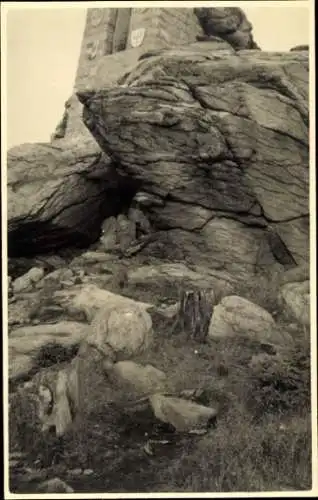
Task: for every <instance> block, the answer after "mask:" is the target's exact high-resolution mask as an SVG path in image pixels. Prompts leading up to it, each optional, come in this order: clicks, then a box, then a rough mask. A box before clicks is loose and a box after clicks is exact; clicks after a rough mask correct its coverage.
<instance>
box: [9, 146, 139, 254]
mask: <svg viewBox="0 0 318 500" xmlns="http://www.w3.org/2000/svg"><path fill="white" fill-rule="evenodd" d="M63 141H64V140H61V141H60V142H59V146H55V145H53V144H23V145H21V146H16V147H14V148H12V149H10V151H9V152H8V219H9V225H8V253H9V256H10V257H14V256H26V255H31V256H32V255H35V254H41V253H45V252H48V251H52V250H56V249H59V248H63V247H72V246H74V247H76V246H77V247H82V248H83V247H87V246H88V245H89V244H90V243H92V242H93V241H96V239H97V238H98V237H99V235H100V230H101V223H102V221H103V220H104V219H105V218H106V217H108V216H111V215H113V214H115V215H117V214H118V213H119V212H121V211H122V209H123V205H125V204H128V206H129V200H130V199H131V197H132V195H133V194H134V188H132V185H131V184H130V183H129V182H127V181H124V180H123V179H120V178H119V177H118V175H117V174H116V172H115V171H114V169H113V168H112V166H111V163H112V162H111V160H110V158H109V157H108V156H106V155H105V154H103V153H102V152H101V151H100V149H99V147H98V145H97V144H96V143H95V141H93V140H92V139H90V140H85V141H84V140H80V141H76V140H74V141H64V142H63ZM120 186H121V187H120ZM124 186H125V187H124ZM118 191H120V192H121V193H122V196H123V197H122V198H121V199H118Z"/></svg>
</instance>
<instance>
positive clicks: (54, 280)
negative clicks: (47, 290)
mask: <svg viewBox="0 0 318 500" xmlns="http://www.w3.org/2000/svg"><path fill="white" fill-rule="evenodd" d="M72 277H73V271H72V269H69V268H68V267H62V268H61V269H56V270H55V271H52V272H51V273H49V274H47V275H46V276H45V278H44V284H45V285H50V284H52V285H53V284H59V283H61V282H62V281H69V280H71V278H72Z"/></svg>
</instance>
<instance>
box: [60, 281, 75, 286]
mask: <svg viewBox="0 0 318 500" xmlns="http://www.w3.org/2000/svg"><path fill="white" fill-rule="evenodd" d="M61 285H62V287H65V288H67V287H69V286H73V285H74V281H71V280H65V281H61Z"/></svg>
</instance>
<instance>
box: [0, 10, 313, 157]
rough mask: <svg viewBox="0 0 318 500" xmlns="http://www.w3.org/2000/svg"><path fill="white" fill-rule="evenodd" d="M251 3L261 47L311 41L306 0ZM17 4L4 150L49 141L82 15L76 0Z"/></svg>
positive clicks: (9, 32)
mask: <svg viewBox="0 0 318 500" xmlns="http://www.w3.org/2000/svg"><path fill="white" fill-rule="evenodd" d="M233 3H235V2H233ZM237 3H238V4H240V3H241V2H237ZM255 3H256V2H253V5H251V4H252V2H249V5H248V6H244V7H243V10H244V11H245V13H246V15H247V17H248V19H249V21H250V22H251V23H252V25H253V33H254V39H255V40H256V42H257V43H258V44H259V45H260V47H261V48H262V49H263V50H269V51H288V50H289V49H290V48H291V47H293V46H295V45H299V44H307V43H309V11H308V7H307V2H306V1H303V2H298V6H297V7H296V6H294V7H292V6H290V4H291V3H293V2H286V3H285V6H282V3H281V4H280V5H277V2H276V5H275V6H274V5H266V6H262V7H260V6H256V5H255ZM270 3H271V2H268V4H270ZM288 3H289V5H287V4H288ZM16 5H17V4H16ZM20 5H21V8H20V7H19V8H16V6H15V8H14V9H13V8H12V9H11V10H9V12H8V13H7V18H6V21H5V26H6V54H5V55H6V71H5V73H6V76H7V79H6V90H5V96H6V108H7V113H6V118H7V119H6V137H7V147H8V148H10V147H12V146H14V145H17V144H22V143H25V142H48V141H49V140H50V136H51V134H52V132H53V131H54V129H55V127H56V125H57V124H58V122H59V121H60V119H61V117H62V114H63V111H64V102H65V101H66V100H67V99H68V98H69V97H70V95H71V94H72V88H73V85H74V80H75V73H76V69H77V62H78V58H79V54H80V47H81V40H82V35H83V30H84V26H85V16H86V9H84V8H83V7H82V5H81V4H80V2H78V3H77V6H76V7H73V8H47V5H48V2H46V8H45V9H43V8H42V9H41V8H34V6H33V8H32V9H26V8H25V7H23V3H22V2H21V4H20ZM245 5H246V4H245ZM263 5H264V2H263ZM129 6H131V5H129ZM183 6H184V4H183Z"/></svg>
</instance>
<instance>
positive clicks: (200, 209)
mask: <svg viewBox="0 0 318 500" xmlns="http://www.w3.org/2000/svg"><path fill="white" fill-rule="evenodd" d="M121 84H122V85H120V86H118V87H117V88H113V89H108V90H100V89H95V90H91V91H86V92H80V93H78V96H79V99H80V100H81V102H82V103H83V104H84V114H83V119H84V122H85V123H86V125H87V127H88V128H89V130H91V132H92V134H93V135H94V137H95V138H96V140H97V141H98V143H99V145H100V147H101V148H102V150H103V151H104V152H105V153H106V154H107V155H110V156H111V157H112V158H113V159H114V161H116V169H117V171H118V173H119V174H120V175H126V176H129V178H130V179H134V180H135V181H136V182H137V183H139V190H140V191H142V193H143V200H144V205H143V209H144V211H145V213H146V215H147V216H148V218H149V220H150V223H151V225H152V227H153V228H154V230H155V231H156V241H152V242H150V243H149V245H148V246H146V248H145V249H144V250H143V252H148V254H153V255H156V256H157V257H159V258H164V259H167V260H170V261H173V260H188V259H190V260H192V261H194V262H195V263H196V264H202V265H203V266H205V267H209V268H212V269H215V268H217V269H221V270H223V271H226V272H229V273H230V274H232V275H235V276H236V278H237V279H242V280H245V279H246V276H247V275H249V274H253V273H254V272H255V270H256V269H257V268H258V267H259V266H262V265H263V264H264V262H265V263H266V266H267V267H268V268H271V266H274V265H277V262H278V263H279V264H280V265H281V267H282V269H285V268H289V267H292V266H295V265H302V264H306V263H307V262H308V248H309V244H308V233H309V217H308V213H309V210H308V192H309V168H308V54H306V53H305V52H289V53H283V54H278V53H265V52H260V51H244V50H243V51H239V52H236V53H234V51H231V50H229V51H223V52H222V54H221V52H213V51H211V50H209V43H208V42H207V43H201V44H197V45H196V44H192V45H191V46H188V47H182V48H175V49H171V50H165V51H162V52H161V53H160V54H158V55H156V56H153V57H148V58H147V59H145V60H143V61H140V63H139V64H138V66H137V67H136V68H135V69H134V70H133V71H132V72H131V73H130V74H129V75H128V76H127V77H126V78H124V79H123V80H122V81H121ZM139 190H138V191H139ZM147 195H148V196H147ZM137 196H138V193H137ZM139 199H140V197H139ZM140 204H141V205H142V200H141V201H140Z"/></svg>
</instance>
